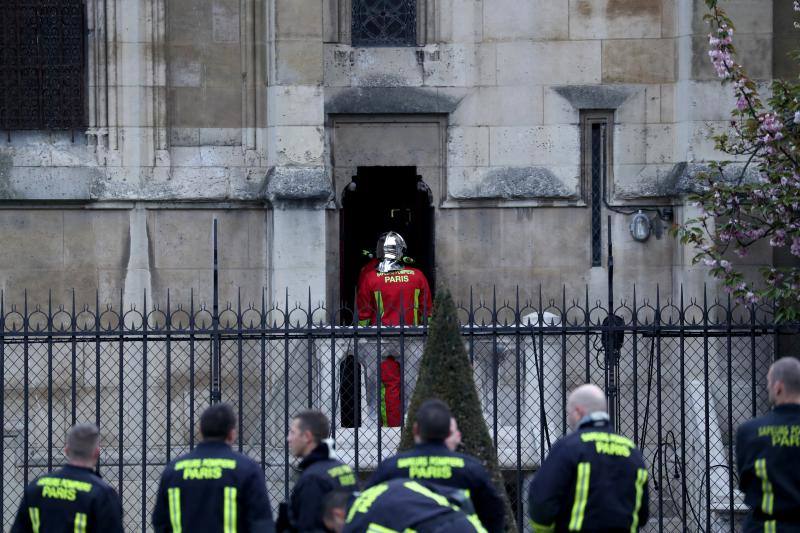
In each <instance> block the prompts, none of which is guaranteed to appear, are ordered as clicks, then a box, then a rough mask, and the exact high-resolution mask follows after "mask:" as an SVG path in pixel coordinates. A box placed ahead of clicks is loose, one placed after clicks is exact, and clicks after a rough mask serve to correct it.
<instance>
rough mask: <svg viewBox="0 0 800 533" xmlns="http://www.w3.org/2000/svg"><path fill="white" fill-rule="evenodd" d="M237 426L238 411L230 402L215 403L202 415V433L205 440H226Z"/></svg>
mask: <svg viewBox="0 0 800 533" xmlns="http://www.w3.org/2000/svg"><path fill="white" fill-rule="evenodd" d="M235 427H236V413H235V412H234V411H233V407H231V406H230V404H227V403H218V404H214V405H212V406H211V407H209V408H207V409H206V410H205V411H203V414H201V415H200V434H201V435H202V436H203V439H204V440H225V438H226V437H227V436H228V433H230V432H231V430H232V429H234V428H235Z"/></svg>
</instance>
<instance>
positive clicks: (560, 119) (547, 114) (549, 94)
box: [542, 87, 580, 124]
mask: <svg viewBox="0 0 800 533" xmlns="http://www.w3.org/2000/svg"><path fill="white" fill-rule="evenodd" d="M542 102H543V104H542V109H543V110H544V113H543V119H544V123H545V124H577V123H578V122H579V120H580V112H579V111H578V109H577V108H576V107H575V106H573V105H572V104H571V103H570V101H569V100H568V99H566V98H565V97H564V96H563V95H562V94H559V93H558V91H556V89H555V88H553V87H544V91H543V95H542Z"/></svg>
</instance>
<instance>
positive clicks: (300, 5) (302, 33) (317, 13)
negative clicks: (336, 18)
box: [275, 0, 322, 39]
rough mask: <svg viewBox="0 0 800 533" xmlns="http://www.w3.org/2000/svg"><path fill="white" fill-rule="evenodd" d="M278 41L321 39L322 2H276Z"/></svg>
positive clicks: (283, 0) (317, 0)
mask: <svg viewBox="0 0 800 533" xmlns="http://www.w3.org/2000/svg"><path fill="white" fill-rule="evenodd" d="M275 17H276V20H275V27H276V29H275V31H276V34H277V36H278V39H321V38H322V0H276V2H275Z"/></svg>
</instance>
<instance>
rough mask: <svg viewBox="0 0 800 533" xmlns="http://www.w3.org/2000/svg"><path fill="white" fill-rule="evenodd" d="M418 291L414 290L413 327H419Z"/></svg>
mask: <svg viewBox="0 0 800 533" xmlns="http://www.w3.org/2000/svg"><path fill="white" fill-rule="evenodd" d="M420 292H421V291H420V290H419V289H414V325H415V326H418V325H419V293H420Z"/></svg>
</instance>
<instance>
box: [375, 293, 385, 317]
mask: <svg viewBox="0 0 800 533" xmlns="http://www.w3.org/2000/svg"><path fill="white" fill-rule="evenodd" d="M375 305H376V306H377V307H376V309H377V310H378V316H379V317H380V318H383V295H382V294H381V291H375ZM375 322H376V323H377V320H376V321H375Z"/></svg>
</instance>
